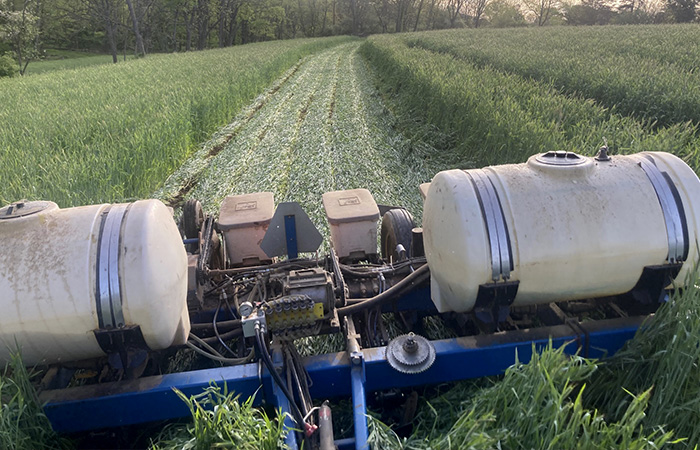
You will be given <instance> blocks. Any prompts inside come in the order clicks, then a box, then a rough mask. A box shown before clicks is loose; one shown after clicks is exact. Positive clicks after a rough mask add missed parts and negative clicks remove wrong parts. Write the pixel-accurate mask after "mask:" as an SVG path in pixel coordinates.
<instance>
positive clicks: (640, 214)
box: [423, 152, 700, 312]
mask: <svg viewBox="0 0 700 450" xmlns="http://www.w3.org/2000/svg"><path fill="white" fill-rule="evenodd" d="M699 225H700V181H699V180H698V177H697V175H696V174H695V173H694V172H693V170H692V169H691V168H690V167H688V165H687V164H685V163H684V162H683V161H682V160H681V159H679V158H677V157H675V156H673V155H671V154H668V153H660V152H649V153H639V154H636V155H629V156H612V157H610V158H609V159H608V160H605V157H603V158H600V160H599V159H596V158H589V157H584V156H580V155H577V154H575V153H565V152H549V153H545V154H540V155H534V156H532V157H530V158H529V159H528V161H527V163H524V164H513V165H502V166H493V167H486V168H484V169H476V170H448V171H444V172H440V173H439V174H437V175H436V176H435V178H434V179H433V180H432V182H431V183H430V187H429V189H428V192H427V196H426V199H425V205H424V214H423V231H424V243H425V251H426V257H427V260H428V264H429V266H430V269H431V277H432V280H431V289H432V299H433V302H434V303H435V305H436V307H437V309H438V310H439V311H440V312H445V311H456V312H466V311H471V310H472V309H473V308H474V304H475V301H476V298H477V292H478V290H479V286H480V285H482V284H489V283H494V282H503V281H505V280H509V281H516V280H517V281H519V286H518V290H517V295H516V297H515V300H514V302H513V305H528V304H536V303H548V302H552V301H563V300H574V299H584V298H595V297H603V296H611V295H618V294H622V293H625V292H629V291H630V290H631V289H632V288H634V287H635V285H636V284H637V281H638V280H639V279H640V276H641V275H642V271H643V269H644V267H645V266H653V265H662V264H668V263H674V262H684V263H683V267H682V269H681V271H680V273H679V274H678V275H677V277H676V279H675V283H680V284H683V283H685V282H686V280H687V279H688V274H689V272H690V271H694V270H696V268H697V262H698V245H699V243H698V240H699V232H698V226H699Z"/></svg>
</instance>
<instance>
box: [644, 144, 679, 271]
mask: <svg viewBox="0 0 700 450" xmlns="http://www.w3.org/2000/svg"><path fill="white" fill-rule="evenodd" d="M638 164H639V166H640V167H641V168H642V170H643V171H644V173H645V174H646V176H647V178H649V181H650V182H651V185H652V186H653V187H654V191H655V192H656V198H657V199H658V200H659V204H660V205H661V211H662V212H663V215H664V222H665V224H666V235H667V238H668V256H667V257H666V260H667V261H668V262H669V263H677V262H682V261H685V259H686V258H687V257H688V250H689V239H688V222H687V219H686V216H685V209H684V208H683V202H682V201H681V198H680V194H679V193H678V189H677V188H676V185H675V184H674V183H673V180H671V177H670V176H669V175H668V174H667V173H666V172H662V171H661V170H659V168H658V167H657V166H656V163H655V162H654V159H653V158H652V157H650V156H645V157H644V158H640V161H639V163H638Z"/></svg>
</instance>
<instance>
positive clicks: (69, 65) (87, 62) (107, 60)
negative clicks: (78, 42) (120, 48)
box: [24, 52, 134, 75]
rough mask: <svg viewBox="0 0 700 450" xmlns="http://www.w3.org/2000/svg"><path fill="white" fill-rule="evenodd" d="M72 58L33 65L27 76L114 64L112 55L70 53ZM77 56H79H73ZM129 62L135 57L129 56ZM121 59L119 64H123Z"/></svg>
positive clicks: (43, 61)
mask: <svg viewBox="0 0 700 450" xmlns="http://www.w3.org/2000/svg"><path fill="white" fill-rule="evenodd" d="M70 54H71V56H69V57H65V58H47V59H45V60H39V61H35V62H33V63H31V64H30V65H29V66H28V67H27V71H26V72H25V73H24V74H25V75H37V74H40V73H46V72H53V71H56V70H69V69H80V68H84V67H90V66H99V65H105V64H113V62H112V56H110V55H95V54H90V53H81V52H70ZM72 54H77V56H72ZM126 58H127V61H131V60H132V59H134V55H127V57H126ZM122 61H123V60H122V59H121V57H120V59H119V63H120V64H121V63H122Z"/></svg>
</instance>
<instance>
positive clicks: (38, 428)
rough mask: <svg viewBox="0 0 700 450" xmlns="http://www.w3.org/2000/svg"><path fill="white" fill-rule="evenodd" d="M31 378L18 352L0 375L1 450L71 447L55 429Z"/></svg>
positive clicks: (49, 449) (51, 449) (48, 449)
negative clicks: (46, 414) (42, 406)
mask: <svg viewBox="0 0 700 450" xmlns="http://www.w3.org/2000/svg"><path fill="white" fill-rule="evenodd" d="M30 375H31V374H30V373H29V371H28V370H27V369H26V368H25V367H24V364H23V363H22V359H21V357H20V356H19V354H18V353H15V354H13V355H12V359H11V360H10V362H9V363H8V364H7V365H6V366H5V368H4V370H3V371H2V373H0V449H8V450H9V449H12V450H34V449H39V448H41V449H47V450H53V449H61V448H68V443H67V442H65V441H64V440H62V439H60V438H59V437H58V436H57V435H56V434H55V433H54V432H53V430H52V429H51V425H50V423H49V420H48V419H47V418H46V416H45V415H44V412H43V410H42V409H41V403H40V402H39V399H38V397H37V394H36V390H35V389H34V386H33V385H32V382H31V379H30V378H31V376H30Z"/></svg>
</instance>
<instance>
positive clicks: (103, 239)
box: [95, 204, 131, 328]
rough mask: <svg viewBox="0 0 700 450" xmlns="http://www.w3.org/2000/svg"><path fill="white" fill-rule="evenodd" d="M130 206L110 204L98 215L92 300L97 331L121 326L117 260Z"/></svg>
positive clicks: (122, 319)
mask: <svg viewBox="0 0 700 450" xmlns="http://www.w3.org/2000/svg"><path fill="white" fill-rule="evenodd" d="M130 208H131V204H128V205H111V206H108V207H106V208H105V210H104V211H103V212H102V214H101V223H100V232H99V236H98V239H97V264H96V266H97V277H96V286H95V299H96V304H97V316H98V319H99V324H100V328H119V327H123V326H124V312H123V310H122V290H121V280H120V277H119V258H120V249H121V238H122V231H123V227H124V222H125V218H126V215H127V213H128V212H129V209H130Z"/></svg>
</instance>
